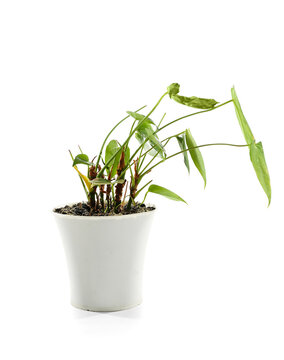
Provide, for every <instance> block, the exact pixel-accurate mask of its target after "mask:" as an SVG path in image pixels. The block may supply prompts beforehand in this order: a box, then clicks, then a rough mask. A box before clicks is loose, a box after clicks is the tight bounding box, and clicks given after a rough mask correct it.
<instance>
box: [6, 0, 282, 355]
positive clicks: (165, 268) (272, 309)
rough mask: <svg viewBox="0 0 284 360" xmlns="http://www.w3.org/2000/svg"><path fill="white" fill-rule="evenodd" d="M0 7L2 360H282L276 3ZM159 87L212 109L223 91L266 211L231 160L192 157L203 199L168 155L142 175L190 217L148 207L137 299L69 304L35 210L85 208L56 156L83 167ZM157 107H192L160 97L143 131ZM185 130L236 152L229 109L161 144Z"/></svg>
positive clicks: (218, 153) (241, 164) (163, 206)
mask: <svg viewBox="0 0 284 360" xmlns="http://www.w3.org/2000/svg"><path fill="white" fill-rule="evenodd" d="M0 4H1V5H0V36H1V40H0V41H1V42H0V51H1V56H0V75H1V79H0V102H1V106H0V115H1V141H0V146H1V178H0V181H1V187H0V191H1V208H0V209H1V210H0V211H1V250H0V276H1V310H0V327H1V346H0V354H1V359H5V360H10V359H29V360H32V359H106V360H109V359H114V358H115V359H124V360H130V359H131V360H132V359H137V360H140V359H179V360H183V359H192V360H208V359H210V360H211V359H218V360H225V359H226V360H233V359H238V360H239V359H242V360H246V359H247V360H254V359H257V360H264V359H267V360H268V359H269V360H271V359H273V360H278V359H279V360H280V359H281V360H283V358H284V342H283V340H284V339H283V336H284V325H283V324H284V310H283V308H284V306H283V304H284V290H283V286H284V261H283V259H284V245H283V226H282V223H283V205H282V202H283V145H282V143H283V140H282V139H283V109H282V108H283V80H284V79H283V64H284V57H283V53H282V51H283V30H284V26H283V11H282V10H281V1H277V0H271V1H269V2H267V1H262V0H258V1H250V0H245V1H242V0H239V1H222V0H216V1H178V0H176V1H154V0H152V1H148V0H144V1H140V2H138V1H124V0H120V1H105V2H103V1H83V0H82V1H71V0H69V1H62V0H55V1H53V0H49V1H31V0H26V1H14V0H7V1H5V0H2V1H1V3H0ZM172 82H179V83H180V84H181V93H182V94H184V95H188V96H191V95H195V96H201V97H213V98H215V99H217V100H218V101H220V102H222V101H226V100H228V99H230V88H231V86H232V85H233V84H234V85H235V86H236V90H237V93H238V96H239V98H240V101H241V104H242V107H243V110H244V113H245V115H246V117H247V119H248V121H249V123H250V125H251V127H252V130H253V132H254V135H255V137H256V139H257V140H262V142H263V146H264V150H265V154H266V160H267V163H268V166H269V170H270V174H271V183H272V191H273V195H272V203H271V206H270V208H267V200H266V197H265V194H264V193H263V191H262V189H261V187H260V185H259V183H258V181H257V179H256V177H255V174H254V171H253V168H252V166H251V164H250V161H249V155H248V151H247V149H246V148H241V149H238V148H223V147H222V148H221V147H219V148H217V147H215V148H213V147H212V148H205V149H203V151H202V153H203V156H204V160H205V165H206V169H207V177H208V185H207V188H206V190H203V184H202V179H201V177H200V175H199V174H198V172H197V171H196V169H194V168H193V166H192V171H191V176H190V177H188V176H187V174H186V170H185V168H184V166H183V161H182V158H176V159H175V160H169V162H168V163H165V164H163V165H162V166H161V167H160V168H159V169H157V171H155V172H153V173H152V174H151V176H152V178H153V179H154V182H155V183H157V184H159V185H162V186H166V187H168V188H169V189H171V190H173V191H175V192H177V193H178V194H180V195H181V196H182V197H184V198H185V199H186V200H187V201H188V203H189V206H188V207H187V206H186V205H184V204H182V203H175V202H171V201H169V200H166V199H163V198H161V197H158V196H157V195H156V196H155V195H153V196H152V197H149V201H151V202H155V203H156V204H157V206H158V208H159V212H158V214H157V216H156V219H155V223H154V226H153V231H152V233H151V236H150V239H149V246H148V251H147V258H146V264H145V286H144V302H143V304H142V305H141V306H139V307H137V308H135V309H132V310H128V311H124V312H116V313H106V314H103V313H101V314H100V313H88V312H83V311H80V310H76V309H73V308H72V307H71V306H70V305H69V284H68V274H67V269H66V264H65V258H64V253H63V249H62V245H61V240H60V238H59V235H58V232H57V229H56V227H55V223H54V220H53V218H52V214H51V209H52V208H53V207H54V206H56V205H60V204H64V203H67V202H72V201H76V200H78V201H80V200H83V198H84V193H83V192H82V189H81V185H80V182H79V181H78V177H77V176H76V174H75V173H74V170H73V169H72V167H71V161H70V158H69V155H68V152H67V150H68V149H69V148H70V149H71V150H73V152H74V153H76V152H77V144H80V145H81V146H82V147H83V150H84V151H85V152H86V153H88V154H89V156H90V157H91V156H93V155H95V154H96V152H97V151H98V149H99V145H100V143H101V141H102V139H103V136H104V135H105V133H106V131H107V130H109V129H110V128H111V127H112V126H113V124H114V123H115V122H116V121H118V120H120V119H121V118H122V117H124V114H125V111H126V110H135V109H137V108H138V107H140V106H143V105H145V104H147V105H148V106H151V105H152V106H153V105H154V103H155V102H156V101H157V100H158V98H159V97H160V96H161V95H162V94H163V93H164V91H165V89H166V87H167V86H168V85H169V84H170V83H172ZM164 111H166V112H167V114H168V115H167V119H168V120H171V119H174V118H175V117H177V116H178V115H180V114H187V113H189V112H190V111H191V110H190V109H189V108H185V107H183V106H182V105H179V104H176V103H172V102H171V101H170V100H169V99H166V100H164V102H163V103H162V104H161V107H160V108H159V109H158V110H157V112H156V115H155V114H154V115H153V119H154V120H156V121H158V120H159V118H160V116H161V114H162V113H163V112H164ZM126 125H128V124H127V123H126ZM186 127H190V128H191V130H192V132H193V134H194V136H195V138H196V140H197V142H198V143H199V144H201V143H207V142H215V141H225V142H233V143H236V144H242V143H244V140H243V137H242V134H241V131H240V129H239V126H238V123H237V120H236V117H235V114H234V109H233V106H232V104H230V105H228V106H226V107H224V108H221V109H218V110H216V111H213V112H210V113H208V114H206V115H201V116H200V115H199V116H196V117H194V118H190V119H188V120H184V122H181V123H179V124H177V125H176V127H174V128H173V129H172V130H171V132H172V133H173V132H174V131H175V132H178V131H182V130H184V129H185V128H186ZM126 130H127V127H121V131H120V132H119V133H116V136H117V138H118V140H119V139H123V136H125V134H126ZM168 133H169V132H166V131H165V136H166V135H167V134H168ZM161 136H162V135H161ZM133 145H135V143H133ZM171 151H174V148H170V152H171ZM149 180H150V178H149Z"/></svg>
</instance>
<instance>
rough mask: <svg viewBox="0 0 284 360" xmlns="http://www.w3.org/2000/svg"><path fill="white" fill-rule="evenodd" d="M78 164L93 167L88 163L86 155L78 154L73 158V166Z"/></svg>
mask: <svg viewBox="0 0 284 360" xmlns="http://www.w3.org/2000/svg"><path fill="white" fill-rule="evenodd" d="M78 164H84V165H89V166H92V165H93V164H92V163H91V162H90V161H89V157H88V155H86V154H79V155H77V156H76V157H75V159H74V161H73V166H75V165H78Z"/></svg>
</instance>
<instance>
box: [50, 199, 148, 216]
mask: <svg viewBox="0 0 284 360" xmlns="http://www.w3.org/2000/svg"><path fill="white" fill-rule="evenodd" d="M153 210H155V207H154V206H146V205H145V204H140V203H137V204H135V205H131V208H130V209H128V208H127V205H125V206H123V207H122V208H121V211H120V212H119V213H115V212H114V210H111V211H110V212H104V211H103V210H102V209H98V210H97V211H94V210H92V209H91V207H90V206H89V205H88V204H87V203H86V202H80V203H77V204H73V205H71V206H70V205H66V206H64V207H61V208H57V209H54V212H56V213H59V214H64V215H75V216H113V215H116V216H120V215H130V214H138V213H143V212H148V211H153Z"/></svg>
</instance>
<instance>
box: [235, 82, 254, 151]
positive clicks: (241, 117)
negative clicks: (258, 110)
mask: <svg viewBox="0 0 284 360" xmlns="http://www.w3.org/2000/svg"><path fill="white" fill-rule="evenodd" d="M231 94H232V99H233V102H234V106H235V111H236V115H237V118H238V121H239V124H240V127H241V129H242V132H243V134H244V137H245V140H246V142H247V144H248V145H249V144H252V143H253V142H254V141H255V139H254V136H253V134H252V131H251V129H250V127H249V124H248V122H247V120H246V118H245V116H244V114H243V111H242V108H241V105H240V102H239V99H238V97H237V93H236V90H235V88H234V87H232V89H231Z"/></svg>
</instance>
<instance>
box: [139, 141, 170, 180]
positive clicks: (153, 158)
mask: <svg viewBox="0 0 284 360" xmlns="http://www.w3.org/2000/svg"><path fill="white" fill-rule="evenodd" d="M166 140H167V142H166V144H165V145H164V146H166V145H167V144H168V142H169V141H170V139H166ZM145 154H146V153H145ZM158 155H159V153H158V152H157V154H155V156H153V157H152V159H151V160H150V161H149V162H148V164H147V165H146V166H145V167H144V169H143V170H142V171H141V173H142V174H143V172H145V170H146V169H147V167H148V166H149V165H150V164H151V163H152V162H153V161H154V160H155V158H156V157H157V156H158ZM145 156H146V155H145Z"/></svg>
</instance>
